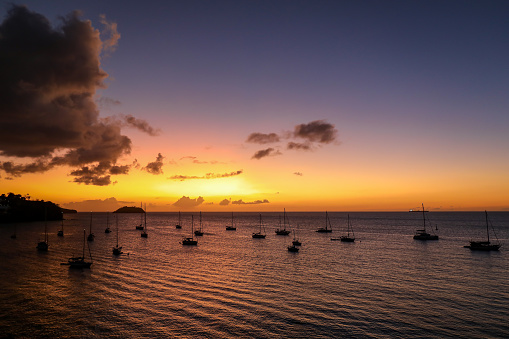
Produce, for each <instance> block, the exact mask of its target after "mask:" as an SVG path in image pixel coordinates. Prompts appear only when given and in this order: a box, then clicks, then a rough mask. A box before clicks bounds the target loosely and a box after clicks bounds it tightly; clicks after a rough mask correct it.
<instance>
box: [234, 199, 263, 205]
mask: <svg viewBox="0 0 509 339" xmlns="http://www.w3.org/2000/svg"><path fill="white" fill-rule="evenodd" d="M268 203H269V201H268V200H267V199H263V200H255V201H249V202H245V201H242V199H240V200H236V201H232V205H259V204H268Z"/></svg>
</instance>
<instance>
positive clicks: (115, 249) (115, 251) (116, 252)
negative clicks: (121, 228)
mask: <svg viewBox="0 0 509 339" xmlns="http://www.w3.org/2000/svg"><path fill="white" fill-rule="evenodd" d="M115 223H116V227H117V246H115V247H113V254H114V255H121V254H122V253H123V252H122V246H120V247H119V246H118V216H116V218H115Z"/></svg>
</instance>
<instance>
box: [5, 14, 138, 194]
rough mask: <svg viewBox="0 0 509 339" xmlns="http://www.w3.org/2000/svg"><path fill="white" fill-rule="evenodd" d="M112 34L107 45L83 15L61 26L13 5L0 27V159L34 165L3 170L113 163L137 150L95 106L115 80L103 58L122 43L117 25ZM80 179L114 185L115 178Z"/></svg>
mask: <svg viewBox="0 0 509 339" xmlns="http://www.w3.org/2000/svg"><path fill="white" fill-rule="evenodd" d="M109 29H110V33H109V34H110V36H111V39H109V40H107V41H105V42H104V43H103V42H101V39H100V37H99V34H100V33H99V31H97V30H95V29H94V28H93V27H92V25H91V22H90V21H88V20H80V18H79V13H78V12H73V13H71V14H69V15H68V16H66V17H64V18H61V24H60V26H59V27H58V28H57V29H54V28H53V27H52V26H51V24H50V22H49V21H48V20H47V19H46V18H45V17H44V16H42V15H40V14H37V13H35V12H32V11H29V10H28V9H27V8H26V7H24V6H16V5H13V6H12V7H11V8H10V10H9V11H8V13H7V17H6V19H5V20H4V21H3V22H2V23H1V24H0V37H1V38H0V74H1V76H0V155H3V156H8V157H18V158H19V157H29V158H32V159H33V161H32V162H31V163H30V164H28V165H26V164H22V165H15V164H14V163H12V162H8V163H7V165H6V163H3V164H2V169H4V170H5V169H6V168H7V171H11V172H14V173H16V175H21V174H24V173H35V172H43V171H46V170H49V169H51V168H53V167H54V166H63V165H68V166H73V167H78V166H84V165H89V164H93V163H102V164H104V163H108V164H110V166H114V164H115V163H116V162H117V160H118V159H119V158H120V157H121V156H123V155H127V154H129V153H130V151H131V140H130V139H129V138H128V137H127V136H124V135H122V134H121V124H120V123H119V122H109V123H108V122H104V121H100V120H99V112H98V109H97V106H96V103H95V101H94V96H95V92H96V90H97V89H98V88H102V87H105V86H104V84H103V80H104V79H105V78H106V77H107V76H108V75H107V74H106V73H105V72H104V71H103V70H101V68H100V57H99V55H100V53H101V51H102V48H103V47H105V46H108V48H111V47H113V46H114V44H115V43H116V41H118V32H117V33H115V32H114V31H115V30H116V27H114V25H111V26H110V28H109ZM55 154H58V156H57V155H55ZM97 166H99V165H97ZM101 166H103V165H101ZM116 170H118V169H116ZM75 181H76V182H82V183H86V184H93V185H96V184H97V185H105V184H107V183H108V182H111V181H109V177H108V176H102V177H93V178H88V179H87V178H76V180H75Z"/></svg>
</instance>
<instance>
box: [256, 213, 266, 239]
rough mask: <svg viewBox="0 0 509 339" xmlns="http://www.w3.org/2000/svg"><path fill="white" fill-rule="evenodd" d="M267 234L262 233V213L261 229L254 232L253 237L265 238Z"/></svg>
mask: <svg viewBox="0 0 509 339" xmlns="http://www.w3.org/2000/svg"><path fill="white" fill-rule="evenodd" d="M265 236H266V234H265V233H262V215H261V214H260V231H259V232H257V233H253V238H255V239H265Z"/></svg>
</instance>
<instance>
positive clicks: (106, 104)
mask: <svg viewBox="0 0 509 339" xmlns="http://www.w3.org/2000/svg"><path fill="white" fill-rule="evenodd" d="M95 102H96V104H97V105H98V106H99V107H100V108H106V109H107V108H110V107H111V106H117V105H120V104H121V102H120V100H116V99H112V98H108V97H100V98H98V99H97V100H96V101H95Z"/></svg>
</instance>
